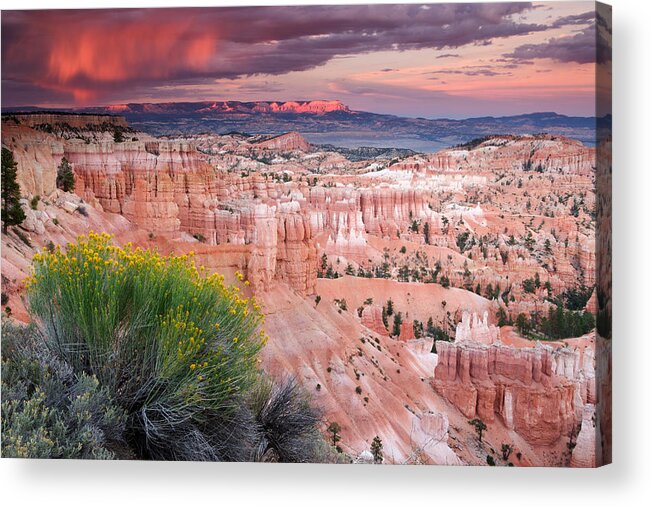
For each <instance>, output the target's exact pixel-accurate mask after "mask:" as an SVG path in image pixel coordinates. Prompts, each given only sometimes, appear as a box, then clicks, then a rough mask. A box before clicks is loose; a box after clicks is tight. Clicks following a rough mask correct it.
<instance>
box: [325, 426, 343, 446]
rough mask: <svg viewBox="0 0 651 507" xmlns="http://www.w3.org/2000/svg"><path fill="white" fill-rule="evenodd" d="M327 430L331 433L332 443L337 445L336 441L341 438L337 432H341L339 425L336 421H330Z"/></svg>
mask: <svg viewBox="0 0 651 507" xmlns="http://www.w3.org/2000/svg"><path fill="white" fill-rule="evenodd" d="M328 432H329V433H331V434H332V437H331V438H332V445H333V446H334V447H337V442H339V441H340V440H341V435H340V434H339V433H340V432H341V426H339V423H337V422H332V423H330V426H328Z"/></svg>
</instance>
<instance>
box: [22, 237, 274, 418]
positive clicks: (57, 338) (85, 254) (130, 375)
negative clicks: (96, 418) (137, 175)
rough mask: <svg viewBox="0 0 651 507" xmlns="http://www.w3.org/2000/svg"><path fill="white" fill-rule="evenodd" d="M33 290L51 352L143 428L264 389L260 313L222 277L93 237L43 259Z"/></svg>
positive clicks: (183, 259)
mask: <svg viewBox="0 0 651 507" xmlns="http://www.w3.org/2000/svg"><path fill="white" fill-rule="evenodd" d="M26 285H27V294H28V298H29V307H30V311H31V312H32V314H33V316H34V317H35V320H36V321H37V322H39V323H40V325H41V327H42V329H43V331H44V336H45V337H46V339H47V341H48V344H49V346H50V347H52V348H53V349H54V350H55V351H56V352H57V353H59V354H60V355H61V356H63V357H64V358H65V359H66V361H67V362H68V363H69V364H70V365H71V366H72V367H73V369H74V370H75V371H78V372H85V373H89V374H93V375H96V376H97V378H98V379H99V381H100V383H102V384H103V385H109V386H111V387H112V389H111V391H112V392H113V393H114V396H115V397H116V400H117V402H118V403H119V404H120V405H121V406H122V407H125V408H127V409H133V408H134V407H137V408H138V410H140V411H141V415H140V416H139V417H141V418H142V417H147V416H148V415H147V414H149V417H152V416H151V413H156V414H158V413H162V412H163V411H168V412H169V411H171V412H172V413H173V414H174V418H178V420H186V418H190V419H192V420H195V418H198V419H197V420H200V419H201V417H204V415H205V413H206V411H207V410H208V411H210V410H224V409H228V408H229V407H231V406H235V405H236V404H235V402H233V400H234V399H235V396H236V395H237V394H238V393H245V392H247V391H248V390H249V389H250V388H251V387H252V386H253V385H254V384H255V383H256V381H257V380H258V376H259V371H258V369H257V356H258V353H259V351H260V349H261V348H262V347H263V345H264V344H265V343H266V336H265V335H264V333H263V332H262V331H260V330H259V327H260V324H261V322H262V315H261V313H260V307H259V306H258V305H257V303H256V302H255V300H253V299H251V300H249V299H244V298H243V297H242V296H241V294H240V290H239V288H238V287H233V286H227V285H226V284H225V283H224V278H223V276H221V275H218V274H213V275H209V276H204V274H203V270H202V269H197V267H196V266H195V264H194V261H193V256H192V255H188V256H186V255H182V256H174V255H170V256H162V255H160V254H158V253H156V252H153V251H150V250H142V249H140V248H134V247H133V246H132V245H131V244H127V245H125V246H124V247H118V246H115V245H113V243H112V240H111V236H110V235H108V234H95V233H90V234H89V235H88V236H81V237H79V238H78V240H77V242H76V243H74V244H70V245H68V246H67V247H66V248H65V250H61V249H60V248H57V249H56V250H55V251H54V252H52V253H49V252H43V253H39V254H37V255H35V256H34V273H33V276H31V277H30V278H29V279H28V280H27V282H26ZM152 411H153V412H152ZM143 414H144V415H143Z"/></svg>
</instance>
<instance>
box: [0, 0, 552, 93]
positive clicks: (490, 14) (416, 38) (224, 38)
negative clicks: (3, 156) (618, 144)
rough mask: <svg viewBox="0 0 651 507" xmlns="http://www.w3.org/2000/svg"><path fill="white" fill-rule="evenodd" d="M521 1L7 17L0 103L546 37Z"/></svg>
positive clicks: (282, 71)
mask: <svg viewBox="0 0 651 507" xmlns="http://www.w3.org/2000/svg"><path fill="white" fill-rule="evenodd" d="M531 8H532V6H531V3H529V2H517V3H516V2H513V3H486V4H481V3H477V4H434V5H428V6H420V5H412V4H408V5H356V6H295V7H256V8H201V9H117V10H115V9H114V10H65V11H64V10H61V11H5V12H3V16H2V75H3V81H2V91H3V103H4V104H5V105H18V104H25V103H27V102H46V101H65V100H68V101H69V100H70V98H71V97H73V98H74V99H76V100H77V101H78V102H88V101H91V100H92V101H100V100H105V99H110V97H112V96H124V95H125V94H128V93H130V92H131V91H133V90H135V89H147V88H151V87H156V86H160V85H161V84H165V85H169V86H172V85H174V84H178V83H184V82H188V81H191V80H196V79H205V80H209V79H223V78H227V79H231V78H238V77H241V76H247V75H256V74H266V75H281V74H285V73H287V72H291V71H302V70H308V69H311V68H314V67H317V66H320V65H323V64H325V63H326V62H328V61H329V60H331V59H333V58H340V57H346V56H350V55H355V54H364V53H370V52H375V51H387V50H397V51H404V50H410V49H422V48H434V49H445V48H448V49H453V48H458V47H462V46H465V45H469V44H477V45H486V44H491V42H492V40H493V39H496V38H503V37H509V36H513V35H523V34H528V33H532V32H538V31H543V30H545V29H547V28H548V27H547V26H545V25H538V24H530V23H523V22H518V21H517V20H516V17H517V16H516V15H519V14H521V13H523V12H525V11H526V10H528V9H531Z"/></svg>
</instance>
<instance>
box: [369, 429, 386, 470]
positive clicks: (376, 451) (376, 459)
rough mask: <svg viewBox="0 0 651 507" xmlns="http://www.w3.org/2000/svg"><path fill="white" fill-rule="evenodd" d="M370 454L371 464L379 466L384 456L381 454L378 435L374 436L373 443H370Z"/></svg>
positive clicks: (380, 443) (380, 441)
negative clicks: (371, 456) (371, 457)
mask: <svg viewBox="0 0 651 507" xmlns="http://www.w3.org/2000/svg"><path fill="white" fill-rule="evenodd" d="M371 454H373V463H375V464H376V465H379V464H381V463H382V462H383V461H384V455H383V454H382V440H381V439H380V437H379V435H375V438H374V439H373V443H371Z"/></svg>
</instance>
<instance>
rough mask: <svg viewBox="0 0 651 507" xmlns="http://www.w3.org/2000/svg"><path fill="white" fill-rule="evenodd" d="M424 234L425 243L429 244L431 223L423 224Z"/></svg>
mask: <svg viewBox="0 0 651 507" xmlns="http://www.w3.org/2000/svg"><path fill="white" fill-rule="evenodd" d="M423 235H424V236H425V244H426V245H429V223H428V222H425V225H424V226H423Z"/></svg>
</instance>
